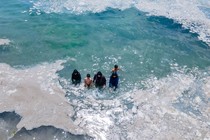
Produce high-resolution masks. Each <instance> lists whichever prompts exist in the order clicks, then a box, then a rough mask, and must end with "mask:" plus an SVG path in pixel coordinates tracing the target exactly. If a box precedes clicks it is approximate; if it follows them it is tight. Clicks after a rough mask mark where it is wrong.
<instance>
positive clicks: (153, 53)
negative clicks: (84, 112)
mask: <svg viewBox="0 0 210 140" xmlns="http://www.w3.org/2000/svg"><path fill="white" fill-rule="evenodd" d="M67 2H69V3H70V1H67V0H66V1H44V0H43V1H41V0H40V1H30V2H29V1H27V0H9V1H7V0H2V1H1V2H0V6H1V8H0V39H9V40H10V41H11V42H10V44H9V45H6V44H4V45H1V46H0V63H6V64H9V65H11V66H13V67H15V68H20V67H21V68H22V67H27V68H28V67H33V66H34V65H37V64H40V63H43V62H48V63H50V62H54V61H56V60H58V59H61V60H63V59H64V60H67V62H66V63H65V64H64V69H63V70H61V71H58V73H59V76H60V77H62V78H64V79H66V80H67V81H69V80H70V75H71V72H72V71H73V70H74V69H78V70H79V71H80V73H81V75H82V78H84V77H85V75H86V74H87V73H90V74H91V76H93V75H94V74H95V73H96V72H97V71H99V70H100V71H101V72H102V73H103V74H104V75H105V76H106V78H107V80H108V78H109V75H110V70H111V69H112V68H113V66H114V65H115V64H118V65H119V67H120V68H121V70H120V71H119V74H120V88H119V89H118V91H117V93H116V95H114V96H112V97H110V96H109V95H104V96H103V97H102V98H103V99H106V98H109V99H110V98H117V97H118V96H121V95H123V94H126V93H127V92H132V91H133V90H134V89H144V88H146V87H147V85H145V83H144V82H145V81H147V80H148V79H150V78H151V77H152V78H154V79H156V80H157V79H162V78H165V77H167V76H169V75H171V74H174V73H179V72H180V71H181V73H182V74H184V75H188V74H192V75H194V76H195V78H198V81H199V78H201V77H202V78H203V77H205V76H209V66H210V49H209V45H208V44H209V42H208V41H205V40H208V39H209V38H208V37H209V35H206V36H205V39H203V40H201V39H199V37H200V36H201V35H200V34H199V32H197V33H192V30H191V28H190V27H189V28H187V27H186V28H184V27H183V25H184V24H182V23H181V22H178V21H177V20H176V19H173V18H172V19H171V18H168V17H166V16H164V15H160V14H158V15H148V13H150V11H148V12H147V11H145V10H141V9H138V8H137V6H130V7H128V8H126V9H123V8H122V9H120V8H119V5H120V4H119V5H118V7H117V8H116V7H112V6H107V7H106V9H105V10H104V9H102V10H100V11H99V12H95V11H91V10H84V11H82V12H81V13H78V11H73V10H69V9H68V8H69V7H71V6H72V5H70V6H69V7H66V6H63V7H62V4H63V5H64V4H66V3H67ZM52 3H54V4H55V7H59V6H60V7H59V8H60V9H61V10H60V9H59V11H56V10H54V9H53V8H55V7H53V6H52V7H50V6H49V5H51V4H52ZM48 4H49V5H48ZM67 4H68V3H67ZM37 5H38V6H37ZM102 5H103V2H102ZM90 6H92V5H90ZM87 7H88V4H87ZM72 9H73V8H72ZM200 9H202V10H203V11H204V14H205V15H206V17H207V19H209V16H208V15H209V13H210V12H209V7H208V6H207V7H206V8H205V7H202V8H200ZM169 17H170V16H169ZM209 20H210V19H209ZM207 25H208V24H207ZM195 31H196V30H195ZM195 31H194V30H193V32H195ZM203 73H205V74H203ZM175 84H176V83H175ZM62 86H64V85H62ZM65 86H67V87H68V86H69V87H71V85H65ZM191 86H192V87H191V88H190V89H194V87H196V86H194V85H191ZM69 87H68V92H67V93H69V94H68V96H67V97H69V98H71V97H72V94H73V93H74V91H71V88H69ZM197 87H198V88H196V90H197V92H195V95H197V94H199V97H201V98H205V97H206V95H204V94H203V93H202V94H201V93H200V92H202V90H198V89H199V86H198V85H197ZM81 92H86V91H81ZM90 92H91V91H90ZM93 92H94V91H93ZM105 94H107V93H105ZM180 94H181V93H180ZM190 97H191V96H190ZM192 97H194V95H193V96H192ZM195 97H197V96H195ZM75 98H78V100H80V98H82V97H80V96H76V97H75ZM186 98H187V97H186V96H184V97H183V99H186ZM206 98H207V97H206ZM189 99H190V100H191V98H189ZM99 100H100V99H99ZM128 104H129V103H128ZM203 104H204V106H205V107H206V108H209V100H207V101H206V102H203ZM188 105H189V106H190V104H185V103H184V102H183V101H180V100H179V99H178V100H177V102H176V103H175V104H174V107H175V108H177V109H178V110H180V111H183V112H187V111H188V110H191V111H190V112H195V111H194V110H193V109H190V108H191V107H189V106H188ZM128 106H129V105H128ZM130 106H132V105H131V104H130ZM128 108H129V107H128ZM131 108H132V107H131ZM195 114H196V113H195ZM207 120H208V121H209V118H208V119H207ZM42 129H46V130H47V128H42ZM48 129H49V130H50V129H51V128H48ZM34 131H35V132H34V134H35V133H37V131H36V130H34ZM28 133H32V134H33V132H28ZM58 133H62V132H58ZM42 135H43V134H42ZM50 135H53V134H51V133H50V134H49V138H50ZM37 137H38V136H37ZM46 137H47V136H46ZM122 137H123V136H122ZM16 138H17V136H16ZM78 138H79V137H78ZM124 138H125V137H124ZM13 139H14V138H13ZM17 139H18V138H17ZM25 139H30V136H26V135H25ZM61 139H62V138H61ZM63 139H64V138H63ZM66 139H67V138H66ZM81 139H83V138H81ZM107 139H109V138H108V137H107Z"/></svg>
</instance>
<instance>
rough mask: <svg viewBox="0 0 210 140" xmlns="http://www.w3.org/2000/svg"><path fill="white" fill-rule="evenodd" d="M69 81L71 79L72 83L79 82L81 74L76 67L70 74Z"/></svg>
mask: <svg viewBox="0 0 210 140" xmlns="http://www.w3.org/2000/svg"><path fill="white" fill-rule="evenodd" d="M71 81H72V84H74V85H77V84H80V83H81V75H80V73H79V72H78V71H77V70H76V69H75V70H74V71H73V73H72V75H71Z"/></svg>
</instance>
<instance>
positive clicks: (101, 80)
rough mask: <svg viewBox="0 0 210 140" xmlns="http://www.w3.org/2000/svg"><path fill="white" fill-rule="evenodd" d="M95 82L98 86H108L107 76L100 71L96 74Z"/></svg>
mask: <svg viewBox="0 0 210 140" xmlns="http://www.w3.org/2000/svg"><path fill="white" fill-rule="evenodd" d="M93 83H94V84H95V87H97V88H105V87H106V78H105V77H104V76H103V74H102V73H101V72H100V71H99V72H97V74H95V75H94V78H93Z"/></svg>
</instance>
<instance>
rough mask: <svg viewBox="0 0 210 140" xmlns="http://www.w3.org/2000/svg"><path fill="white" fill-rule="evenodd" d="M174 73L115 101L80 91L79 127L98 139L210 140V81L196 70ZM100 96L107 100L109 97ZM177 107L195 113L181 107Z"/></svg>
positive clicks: (181, 69) (78, 105)
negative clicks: (187, 107) (195, 112)
mask: <svg viewBox="0 0 210 140" xmlns="http://www.w3.org/2000/svg"><path fill="white" fill-rule="evenodd" d="M172 69H173V70H175V72H173V73H172V74H170V75H168V76H167V77H164V78H161V79H158V78H156V77H151V78H149V79H147V80H145V81H144V82H142V83H144V85H145V89H142V90H137V91H135V92H129V93H125V94H122V95H120V96H118V97H116V98H113V99H111V100H109V99H107V100H99V99H98V98H97V97H96V96H95V90H94V91H88V92H85V91H82V94H80V93H76V92H80V91H76V90H75V91H74V92H73V94H74V95H75V96H77V98H75V99H74V100H73V101H72V104H73V105H74V106H75V107H76V109H75V111H76V112H77V113H76V115H75V116H74V117H75V118H76V120H75V123H76V124H77V125H79V126H80V127H82V128H83V129H84V130H86V131H87V133H88V134H89V135H91V136H93V137H95V138H96V139H97V140H98V139H99V140H105V139H107V140H112V139H116V140H118V139H132V140H139V139H157V140H161V139H195V138H196V139H209V138H210V133H209V132H210V127H209V125H210V124H209V122H210V119H209V118H210V115H209V114H210V105H209V101H208V100H209V91H210V87H209V86H208V85H209V82H208V81H210V80H209V79H210V77H209V76H205V78H203V76H202V72H200V71H198V70H197V69H196V68H195V69H193V70H192V71H191V72H190V73H188V74H186V70H185V68H178V66H176V65H174V68H172ZM195 75H197V76H195ZM199 77H200V78H199ZM70 91H72V90H70ZM99 94H102V95H103V98H104V99H105V96H108V95H106V94H110V93H104V92H103V93H99ZM185 95H186V96H187V97H188V98H187V99H186V98H184V96H185ZM81 97H82V99H81ZM190 98H192V99H190ZM179 100H180V101H179ZM181 101H183V102H181ZM127 104H132V107H129V106H127ZM176 104H181V105H183V104H184V105H183V106H185V105H187V106H189V105H190V107H191V108H190V109H189V110H188V109H185V108H183V109H182V108H178V107H176ZM193 110H196V111H198V112H200V115H198V114H194V112H193Z"/></svg>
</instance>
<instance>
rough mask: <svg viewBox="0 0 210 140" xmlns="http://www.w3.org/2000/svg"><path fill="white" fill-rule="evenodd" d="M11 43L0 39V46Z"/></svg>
mask: <svg viewBox="0 0 210 140" xmlns="http://www.w3.org/2000/svg"><path fill="white" fill-rule="evenodd" d="M10 42H11V41H10V40H9V39H1V38H0V46H1V45H9V43H10Z"/></svg>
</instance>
